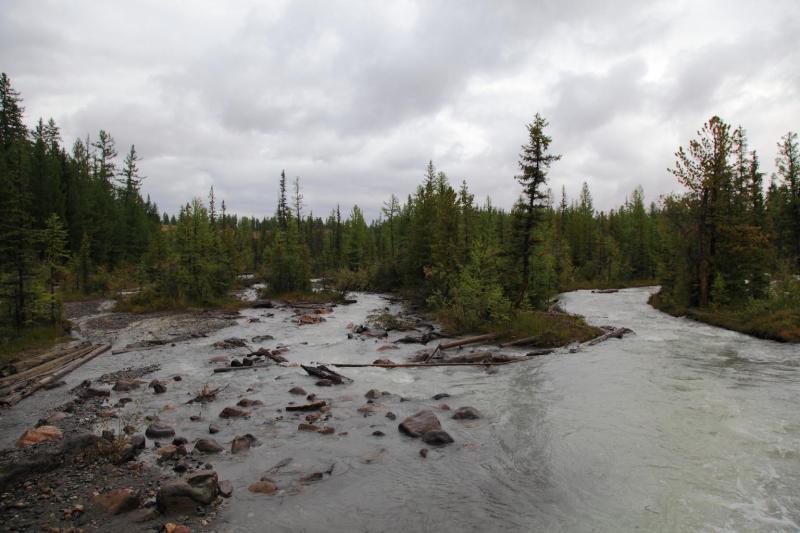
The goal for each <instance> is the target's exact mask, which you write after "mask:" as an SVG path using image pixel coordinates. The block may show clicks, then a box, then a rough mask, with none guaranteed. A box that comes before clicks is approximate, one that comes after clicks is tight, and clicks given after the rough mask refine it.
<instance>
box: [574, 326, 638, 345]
mask: <svg viewBox="0 0 800 533" xmlns="http://www.w3.org/2000/svg"><path fill="white" fill-rule="evenodd" d="M628 333H633V331H632V330H630V329H628V328H617V329H612V330H611V331H609V332H607V333H604V334H602V335H600V336H599V337H595V338H594V339H592V340H590V341H587V342H585V343H583V346H594V345H595V344H599V343H601V342H603V341H606V340H608V339H611V338H616V339H621V338H622V337H623V336H624V335H626V334H628Z"/></svg>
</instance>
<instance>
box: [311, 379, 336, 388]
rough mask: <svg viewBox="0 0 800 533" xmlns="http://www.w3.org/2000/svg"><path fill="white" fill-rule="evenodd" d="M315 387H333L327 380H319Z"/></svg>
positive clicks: (331, 382)
mask: <svg viewBox="0 0 800 533" xmlns="http://www.w3.org/2000/svg"><path fill="white" fill-rule="evenodd" d="M315 385H316V386H317V387H330V386H332V385H333V381H331V380H329V379H321V380H319V381H317V382H316V383H315Z"/></svg>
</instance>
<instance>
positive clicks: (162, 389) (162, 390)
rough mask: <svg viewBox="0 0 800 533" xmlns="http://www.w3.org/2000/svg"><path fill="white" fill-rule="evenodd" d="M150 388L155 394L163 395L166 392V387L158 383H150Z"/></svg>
mask: <svg viewBox="0 0 800 533" xmlns="http://www.w3.org/2000/svg"><path fill="white" fill-rule="evenodd" d="M150 387H151V388H152V389H153V392H154V393H156V394H164V393H165V392H167V387H166V385H164V384H163V383H161V382H160V381H153V382H152V383H150Z"/></svg>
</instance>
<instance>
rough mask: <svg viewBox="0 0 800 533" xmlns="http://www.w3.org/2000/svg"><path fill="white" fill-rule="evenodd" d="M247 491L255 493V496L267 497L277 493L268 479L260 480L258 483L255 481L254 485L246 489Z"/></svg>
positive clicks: (274, 486)
mask: <svg viewBox="0 0 800 533" xmlns="http://www.w3.org/2000/svg"><path fill="white" fill-rule="evenodd" d="M247 490H249V491H250V492H255V493H257V494H266V495H268V496H271V495H273V494H275V493H276V492H278V487H277V486H276V485H275V483H273V482H272V481H270V480H268V479H262V480H260V481H256V482H255V483H253V484H252V485H250V486H249V487H247Z"/></svg>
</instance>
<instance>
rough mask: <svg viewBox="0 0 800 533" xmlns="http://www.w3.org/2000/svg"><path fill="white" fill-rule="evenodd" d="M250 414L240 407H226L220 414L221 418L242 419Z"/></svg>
mask: <svg viewBox="0 0 800 533" xmlns="http://www.w3.org/2000/svg"><path fill="white" fill-rule="evenodd" d="M249 414H250V413H249V412H247V411H245V410H243V409H239V408H238V407H226V408H225V409H223V410H222V411H221V412H220V413H219V417H220V418H242V417H245V416H248V415H249Z"/></svg>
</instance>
